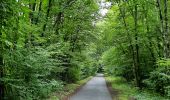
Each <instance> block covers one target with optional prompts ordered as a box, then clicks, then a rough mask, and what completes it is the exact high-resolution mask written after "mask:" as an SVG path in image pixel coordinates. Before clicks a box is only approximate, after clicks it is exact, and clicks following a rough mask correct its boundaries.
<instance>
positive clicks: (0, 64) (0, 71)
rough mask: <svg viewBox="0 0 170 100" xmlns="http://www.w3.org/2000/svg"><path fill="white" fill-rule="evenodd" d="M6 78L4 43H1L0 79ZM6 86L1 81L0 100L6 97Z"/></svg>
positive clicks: (0, 34)
mask: <svg viewBox="0 0 170 100" xmlns="http://www.w3.org/2000/svg"><path fill="white" fill-rule="evenodd" d="M1 36H2V33H1V32H0V39H1ZM3 77H4V64H3V47H2V41H0V78H3ZM4 93H5V86H4V82H3V81H2V80H0V100H3V98H4V96H5V94H4Z"/></svg>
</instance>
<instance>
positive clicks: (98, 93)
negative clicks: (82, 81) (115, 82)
mask: <svg viewBox="0 0 170 100" xmlns="http://www.w3.org/2000/svg"><path fill="white" fill-rule="evenodd" d="M69 100H112V98H111V95H110V93H109V90H108V89H107V86H106V81H105V79H104V77H103V74H98V75H97V76H96V77H94V78H92V79H91V80H90V81H89V82H88V83H87V84H86V85H85V86H83V87H82V88H81V89H80V91H78V92H77V93H76V94H75V95H73V96H72V97H71V98H70V99H69Z"/></svg>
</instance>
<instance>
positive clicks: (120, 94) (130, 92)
mask: <svg viewBox="0 0 170 100" xmlns="http://www.w3.org/2000/svg"><path fill="white" fill-rule="evenodd" d="M106 81H107V83H108V84H110V85H111V86H112V89H113V91H115V92H117V94H116V95H115V96H116V98H117V99H113V100H169V99H168V97H163V96H161V95H160V94H158V93H155V92H154V91H151V90H148V89H142V90H140V91H139V90H138V88H137V87H134V86H133V85H132V84H131V83H129V82H127V81H126V80H125V79H123V78H122V77H118V76H108V77H106Z"/></svg>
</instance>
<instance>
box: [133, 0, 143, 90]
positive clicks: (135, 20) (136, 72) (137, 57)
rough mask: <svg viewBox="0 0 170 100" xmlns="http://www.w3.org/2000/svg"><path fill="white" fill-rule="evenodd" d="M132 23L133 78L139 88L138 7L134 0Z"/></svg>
mask: <svg viewBox="0 0 170 100" xmlns="http://www.w3.org/2000/svg"><path fill="white" fill-rule="evenodd" d="M134 3H135V7H134V10H135V11H134V22H135V26H134V27H135V43H136V44H135V48H136V67H135V70H136V71H135V76H136V85H137V86H138V87H140V88H141V78H140V60H139V43H138V30H137V29H138V6H137V2H136V0H134Z"/></svg>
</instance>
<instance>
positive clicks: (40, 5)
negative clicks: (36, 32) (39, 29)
mask: <svg viewBox="0 0 170 100" xmlns="http://www.w3.org/2000/svg"><path fill="white" fill-rule="evenodd" d="M41 10H42V0H40V3H39V9H38V16H37V18H36V21H35V24H36V25H37V24H38V22H39V18H40V15H41Z"/></svg>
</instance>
